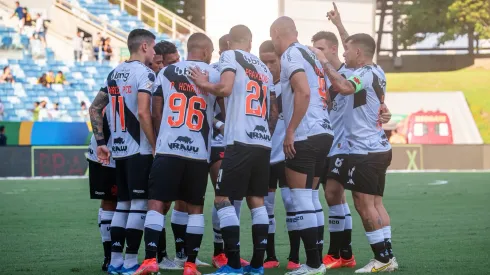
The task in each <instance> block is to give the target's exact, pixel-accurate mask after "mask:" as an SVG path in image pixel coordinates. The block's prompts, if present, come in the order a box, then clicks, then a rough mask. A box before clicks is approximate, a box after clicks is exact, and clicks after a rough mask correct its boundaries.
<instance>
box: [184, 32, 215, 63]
mask: <svg viewBox="0 0 490 275" xmlns="http://www.w3.org/2000/svg"><path fill="white" fill-rule="evenodd" d="M213 50H214V48H213V42H212V41H211V39H210V38H209V37H208V36H207V35H205V34H204V33H200V32H197V33H194V34H192V35H191V36H190V37H189V39H188V40H187V53H188V56H187V59H193V60H201V61H204V62H206V63H208V64H209V62H211V57H212V54H213Z"/></svg>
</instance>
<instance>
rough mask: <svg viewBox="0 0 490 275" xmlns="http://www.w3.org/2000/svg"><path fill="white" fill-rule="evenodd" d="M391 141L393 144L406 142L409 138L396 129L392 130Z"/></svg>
mask: <svg viewBox="0 0 490 275" xmlns="http://www.w3.org/2000/svg"><path fill="white" fill-rule="evenodd" d="M390 143H391V144H406V143H407V139H406V138H405V137H404V136H403V135H401V134H399V133H398V130H397V129H395V130H393V131H391V137H390Z"/></svg>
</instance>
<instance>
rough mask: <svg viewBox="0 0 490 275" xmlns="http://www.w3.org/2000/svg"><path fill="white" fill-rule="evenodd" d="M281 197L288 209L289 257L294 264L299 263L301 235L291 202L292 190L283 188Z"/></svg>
mask: <svg viewBox="0 0 490 275" xmlns="http://www.w3.org/2000/svg"><path fill="white" fill-rule="evenodd" d="M281 197H282V201H283V203H284V208H285V209H286V228H287V230H288V236H289V257H288V259H289V260H290V261H292V262H294V263H299V246H300V244H301V235H300V234H299V231H298V229H297V224H296V213H295V212H294V206H293V202H292V201H291V189H289V188H288V187H283V188H281Z"/></svg>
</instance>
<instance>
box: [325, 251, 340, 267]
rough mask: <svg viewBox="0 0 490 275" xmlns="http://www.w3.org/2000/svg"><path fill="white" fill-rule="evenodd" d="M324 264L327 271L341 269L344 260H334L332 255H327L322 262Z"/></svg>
mask: <svg viewBox="0 0 490 275" xmlns="http://www.w3.org/2000/svg"><path fill="white" fill-rule="evenodd" d="M322 262H323V264H324V265H325V268H326V269H336V268H341V267H342V259H341V258H338V259H336V258H334V257H333V256H332V255H329V254H327V255H325V257H323V260H322Z"/></svg>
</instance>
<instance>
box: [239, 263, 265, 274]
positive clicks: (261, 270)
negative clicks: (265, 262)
mask: <svg viewBox="0 0 490 275" xmlns="http://www.w3.org/2000/svg"><path fill="white" fill-rule="evenodd" d="M243 274H245V275H264V267H262V266H261V267H259V268H253V267H252V266H250V265H247V266H246V267H244V268H243Z"/></svg>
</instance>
